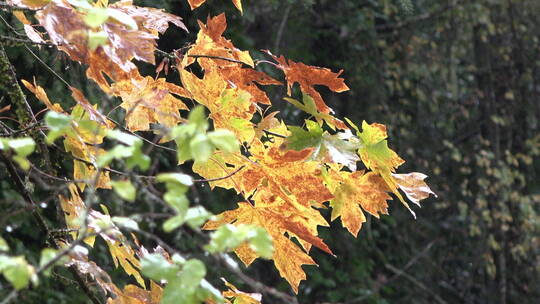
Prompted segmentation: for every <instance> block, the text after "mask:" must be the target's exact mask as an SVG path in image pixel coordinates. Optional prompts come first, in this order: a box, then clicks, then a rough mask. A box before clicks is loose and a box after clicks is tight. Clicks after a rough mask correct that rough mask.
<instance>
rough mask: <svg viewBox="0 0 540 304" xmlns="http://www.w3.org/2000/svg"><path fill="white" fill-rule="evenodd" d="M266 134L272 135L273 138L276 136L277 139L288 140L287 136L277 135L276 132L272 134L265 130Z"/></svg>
mask: <svg viewBox="0 0 540 304" xmlns="http://www.w3.org/2000/svg"><path fill="white" fill-rule="evenodd" d="M263 132H264V133H266V134H268V135H272V136H275V137H279V138H287V136H285V135H281V134H277V133H274V132H270V131H268V130H263Z"/></svg>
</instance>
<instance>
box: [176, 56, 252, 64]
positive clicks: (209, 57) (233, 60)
mask: <svg viewBox="0 0 540 304" xmlns="http://www.w3.org/2000/svg"><path fill="white" fill-rule="evenodd" d="M187 56H188V57H191V58H208V59H217V60H224V61H230V62H234V63H239V64H245V65H248V64H247V63H245V62H243V61H240V60H236V59H233V58H227V57H221V56H210V55H187Z"/></svg>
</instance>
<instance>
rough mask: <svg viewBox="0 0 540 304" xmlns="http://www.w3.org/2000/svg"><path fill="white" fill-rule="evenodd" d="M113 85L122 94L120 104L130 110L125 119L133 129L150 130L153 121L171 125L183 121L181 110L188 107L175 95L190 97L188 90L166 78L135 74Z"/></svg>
mask: <svg viewBox="0 0 540 304" xmlns="http://www.w3.org/2000/svg"><path fill="white" fill-rule="evenodd" d="M111 89H112V93H113V94H114V95H117V96H120V97H121V98H122V103H121V104H120V106H121V107H122V108H123V109H125V110H126V117H125V118H124V119H125V120H126V123H127V129H128V130H131V131H146V130H149V129H150V124H151V123H160V124H163V125H164V126H166V127H169V128H171V127H173V126H175V125H177V124H178V123H179V122H180V121H181V118H180V114H179V112H178V111H179V110H187V109H188V107H187V106H186V105H185V104H184V103H183V102H182V101H181V100H180V99H178V98H176V97H174V96H173V95H172V94H176V95H179V96H183V97H187V96H189V94H188V92H186V90H185V89H184V88H182V87H179V86H177V85H174V84H172V83H169V82H167V81H166V80H165V78H158V79H154V78H152V77H150V76H146V77H142V76H138V77H133V78H131V79H127V80H123V81H119V82H116V83H114V84H113V85H112V86H111ZM171 93H172V94H171Z"/></svg>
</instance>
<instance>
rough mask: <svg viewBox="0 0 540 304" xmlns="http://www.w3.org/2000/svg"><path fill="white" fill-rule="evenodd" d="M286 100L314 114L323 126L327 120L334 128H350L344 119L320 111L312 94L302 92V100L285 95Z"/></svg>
mask: <svg viewBox="0 0 540 304" xmlns="http://www.w3.org/2000/svg"><path fill="white" fill-rule="evenodd" d="M284 100H285V101H287V102H289V103H291V104H292V105H294V106H295V107H297V108H298V109H300V110H302V111H304V112H306V113H307V114H310V115H311V116H313V118H315V120H316V121H317V122H318V123H319V125H321V126H322V125H323V123H324V122H326V124H327V125H328V126H329V127H330V128H332V130H335V129H336V128H339V129H342V130H347V129H349V128H348V127H347V125H346V124H345V123H344V122H343V121H341V120H339V119H337V118H335V117H334V116H332V115H330V114H328V113H321V112H319V110H317V106H316V105H315V102H314V101H313V98H311V96H309V95H308V94H302V102H300V101H298V100H296V99H294V98H288V97H285V98H284Z"/></svg>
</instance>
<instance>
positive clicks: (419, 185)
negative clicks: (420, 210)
mask: <svg viewBox="0 0 540 304" xmlns="http://www.w3.org/2000/svg"><path fill="white" fill-rule="evenodd" d="M392 177H393V178H394V180H395V181H396V184H397V185H398V186H399V189H401V191H403V192H404V193H405V195H406V196H407V198H408V199H409V200H410V201H411V202H413V203H414V204H416V205H417V206H418V207H420V201H421V200H423V199H426V198H428V197H429V195H430V194H433V196H435V197H437V194H435V193H434V192H433V191H432V190H431V189H430V188H429V186H428V185H427V184H426V182H424V179H426V177H427V175H425V174H422V173H418V172H412V173H407V174H392Z"/></svg>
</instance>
